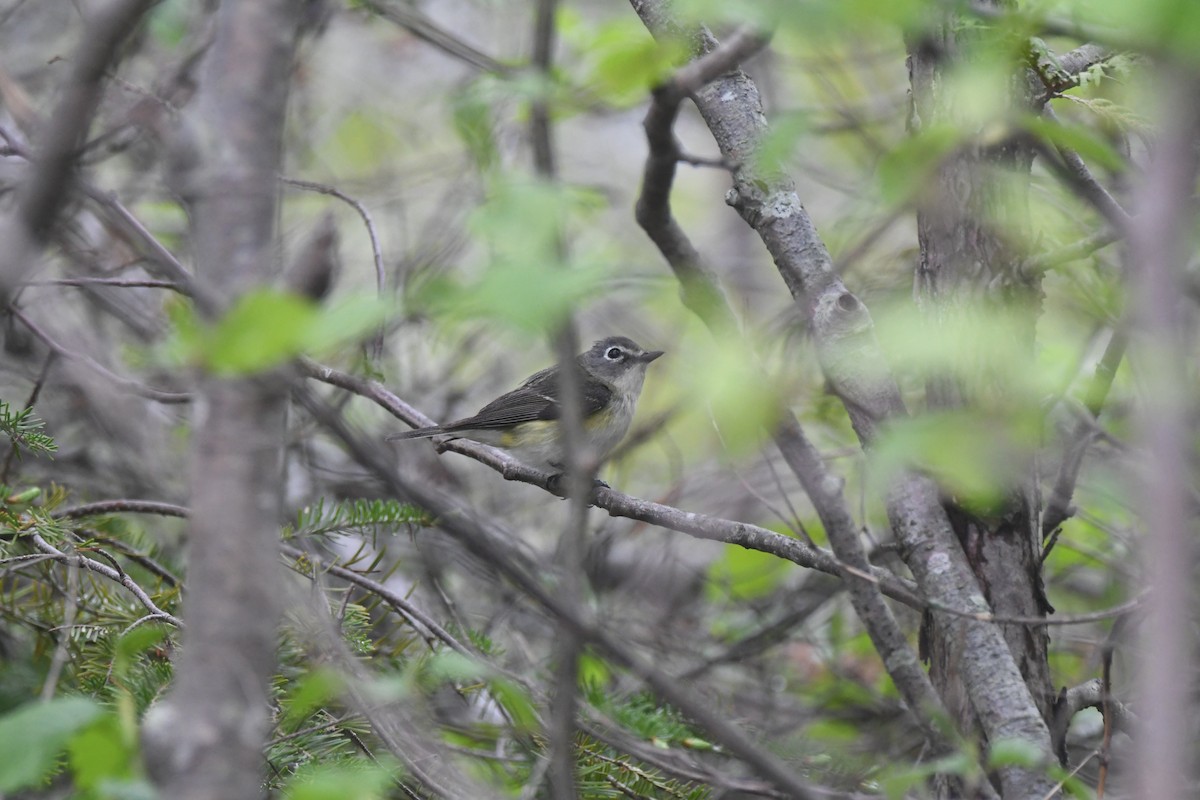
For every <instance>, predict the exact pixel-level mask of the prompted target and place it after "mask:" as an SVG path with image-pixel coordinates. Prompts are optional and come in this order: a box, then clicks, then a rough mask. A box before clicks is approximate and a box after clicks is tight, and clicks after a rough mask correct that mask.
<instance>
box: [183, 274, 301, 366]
mask: <svg viewBox="0 0 1200 800" xmlns="http://www.w3.org/2000/svg"><path fill="white" fill-rule="evenodd" d="M315 317H316V306H315V305H314V304H313V303H312V302H311V301H310V300H307V299H305V298H303V297H300V296H298V295H294V294H289V293H286V292H279V291H275V290H271V289H256V290H253V291H250V292H247V293H246V294H244V295H242V296H241V297H239V298H238V299H237V301H236V302H235V303H234V304H233V307H232V308H230V309H229V311H228V312H227V313H226V314H225V316H224V317H222V318H221V319H220V321H218V322H217V324H216V326H215V327H214V328H213V329H212V330H211V332H210V333H209V335H208V336H207V337H206V339H207V342H206V343H205V347H204V354H203V355H204V361H205V363H206V364H207V365H208V367H209V369H211V370H212V371H213V372H214V373H216V374H218V375H245V374H249V373H253V372H261V371H262V370H264V369H267V368H269V367H273V366H275V365H277V364H281V363H283V362H284V361H287V360H288V359H290V358H292V357H293V356H295V355H296V354H297V353H299V352H300V351H301V350H302V347H303V343H304V341H305V337H306V336H307V332H306V331H307V328H308V327H309V326H310V325H311V324H312V323H313V321H314V319H315Z"/></svg>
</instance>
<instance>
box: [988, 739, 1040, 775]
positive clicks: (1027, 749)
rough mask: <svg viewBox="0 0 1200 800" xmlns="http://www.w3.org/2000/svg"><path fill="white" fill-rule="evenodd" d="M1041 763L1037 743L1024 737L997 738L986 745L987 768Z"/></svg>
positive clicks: (1030, 765) (1029, 765)
mask: <svg viewBox="0 0 1200 800" xmlns="http://www.w3.org/2000/svg"><path fill="white" fill-rule="evenodd" d="M1040 763H1042V752H1041V750H1039V749H1038V747H1037V745H1035V744H1033V743H1032V742H1028V741H1025V740H1024V739H999V740H997V741H995V742H992V743H991V744H990V745H989V746H988V758H987V766H988V769H995V768H998V767H1035V766H1037V765H1038V764H1040Z"/></svg>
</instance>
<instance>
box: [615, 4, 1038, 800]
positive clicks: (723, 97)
mask: <svg viewBox="0 0 1200 800" xmlns="http://www.w3.org/2000/svg"><path fill="white" fill-rule="evenodd" d="M631 2H632V5H633V7H634V10H635V11H637V13H638V15H639V16H640V17H641V18H642V20H643V22H645V23H646V26H647V27H648V28H649V29H650V32H651V33H652V34H654V35H655V36H656V37H660V38H663V37H666V38H680V37H683V38H685V39H686V40H688V41H694V42H695V43H696V50H697V53H699V54H701V55H703V54H706V53H710V52H712V51H713V50H715V49H716V48H717V47H718V46H719V45H718V43H717V41H716V39H714V38H713V37H712V35H711V34H710V33H708V31H706V30H701V31H699V32H695V31H682V30H680V28H679V26H678V25H677V23H676V22H675V21H674V19H673V18H672V16H671V12H670V10H669V4H667V3H664V2H662V0H631ZM693 99H694V100H695V102H696V106H697V108H698V109H699V110H700V114H701V116H702V117H703V118H704V120H705V122H706V123H707V124H708V127H709V129H710V130H711V131H712V133H713V136H714V138H715V139H716V142H717V145H718V147H719V148H720V150H721V154H722V156H724V158H725V159H727V160H728V161H730V162H732V163H736V164H739V165H741V166H740V168H739V169H738V170H737V171H736V172H735V173H734V184H733V188H732V190H731V191H730V193H729V195H728V197H727V201H728V202H729V203H730V204H731V205H732V206H733V207H734V208H736V209H737V210H738V212H739V213H740V214H741V215H742V217H743V219H745V220H746V222H747V223H748V224H749V225H750V226H751V227H752V228H754V230H755V231H757V232H758V234H759V236H760V237H761V238H762V240H763V242H764V244H766V246H767V249H768V250H769V251H770V253H771V255H772V257H773V259H774V261H775V265H776V267H777V268H778V270H779V273H780V275H781V277H782V278H783V281H784V283H785V284H786V285H787V287H788V289H789V291H790V292H791V294H792V296H793V298H794V299H795V301H796V302H797V303H798V304H799V305H800V307H801V308H802V309H803V310H805V311H806V312H807V315H808V319H809V330H810V332H811V333H812V337H813V341H814V342H815V344H816V346H817V353H818V356H819V358H820V361H821V365H822V368H823V370H824V372H825V375H826V377H827V379H828V380H829V383H830V384H831V386H832V387H833V389H834V391H835V392H836V393H837V394H838V396H839V397H840V398H841V399H842V401H843V403H844V405H845V407H846V410H847V412H848V413H849V415H850V419H851V422H852V424H853V426H854V429H855V431H856V433H858V435H859V438H860V440H861V441H862V442H863V444H864V445H869V444H870V443H871V442H872V441H874V439H875V438H876V434H877V429H878V425H879V424H880V423H881V422H883V421H884V420H886V419H888V418H890V417H894V416H902V415H903V414H904V413H905V411H904V405H903V403H902V401H901V399H900V393H899V389H898V388H897V385H896V383H895V381H894V379H893V378H892V376H891V373H890V370H889V369H888V367H887V364H886V361H885V360H884V358H883V356H882V353H881V352H880V350H879V346H878V343H877V342H876V340H875V336H874V332H873V324H872V322H871V318H870V315H869V313H868V312H867V309H866V307H865V306H864V305H863V304H862V303H861V302H860V301H859V300H858V299H857V298H856V297H855V296H854V295H853V294H851V293H850V292H849V291H848V290H847V289H846V287H845V286H844V285H843V283H842V281H841V278H840V277H839V276H838V275H837V273H836V272H835V271H834V269H833V264H832V261H831V259H830V257H829V252H828V250H827V249H826V247H825V245H824V243H823V242H822V241H821V239H820V237H819V236H818V235H817V232H816V229H815V227H814V226H813V224H812V221H811V219H810V218H809V216H808V213H807V212H806V211H805V210H804V207H803V206H802V205H801V203H800V199H799V196H798V195H797V193H796V190H795V185H794V183H793V182H792V181H791V179H790V178H788V177H787V176H786V175H783V174H779V173H766V172H764V171H763V170H761V169H760V168H758V167H756V166H755V159H754V157H755V153H756V152H757V149H758V144H759V142H760V141H761V140H762V139H763V137H764V135H765V133H766V121H765V117H764V115H763V112H762V105H761V102H760V100H759V93H758V89H757V87H756V86H755V85H754V83H753V81H751V80H750V79H749V78H748V77H747V76H746V75H745V74H743V73H740V72H738V73H731V74H726V75H723V76H721V77H720V78H719V79H718V80H716V81H714V82H713V83H711V84H709V85H708V86H706V87H704V88H703V89H701V90H700V91H698V92H696V93H695V94H694V95H693ZM887 500H888V502H887V507H888V516H889V519H890V520H891V523H892V528H893V530H894V531H895V534H896V537H897V539H898V540H899V542H900V543H901V547H902V550H903V553H904V556H905V560H906V562H907V563H908V565H909V568H910V569H912V571H913V574H914V576H915V577H916V578H917V583H918V585H919V586H920V587H921V590H922V594H923V595H924V596H925V597H927V598H929V600H930V601H931V603H933V604H935V605H936V606H938V607H942V608H953V609H957V610H958V611H960V612H987V611H988V610H989V609H988V606H987V602H986V600H985V599H984V597H983V595H982V593H981V591H980V589H979V586H978V583H977V582H976V580H975V578H974V575H973V573H972V572H971V569H970V566H969V565H968V564H967V561H966V558H965V556H964V554H963V552H962V549H961V547H960V545H959V543H958V539H957V537H956V536H955V534H954V530H953V528H952V527H951V525H950V522H949V520H948V518H947V516H946V513H945V510H944V509H943V508H942V505H941V497H940V493H939V491H938V488H937V486H936V485H935V484H934V483H933V481H932V480H930V479H928V478H926V477H924V476H921V475H918V474H915V473H906V474H902V475H901V476H900V477H899V478H898V479H897V480H896V482H895V484H894V485H893V486H892V488H891V490H890V491H889V493H888V498H887ZM937 613H940V612H935V614H937ZM940 621H941V622H943V623H944V624H945V626H946V630H947V635H949V636H952V637H956V638H959V639H960V640H961V641H964V642H966V643H967V647H966V649H965V652H966V653H967V657H966V658H965V659H964V661H963V663H962V664H961V669H962V672H963V676H964V679H965V684H966V686H967V690H968V693H969V695H970V697H971V700H972V701H973V705H974V706H975V708H976V709H977V711H978V712H979V714H980V721H981V723H982V725H983V728H984V730H985V732H986V734H987V736H988V738H989V739H991V740H993V741H994V740H998V739H1004V738H1013V739H1021V740H1023V741H1025V742H1027V743H1029V744H1030V745H1032V746H1033V747H1034V748H1036V750H1037V751H1039V752H1041V753H1042V754H1043V755H1044V758H1045V760H1046V761H1047V762H1049V761H1050V760H1051V759H1052V758H1053V755H1052V750H1051V747H1050V736H1049V731H1048V730H1047V728H1046V725H1045V722H1044V721H1043V720H1042V718H1041V715H1040V714H1039V713H1038V709H1037V706H1036V704H1035V703H1034V701H1033V698H1032V696H1031V695H1030V693H1029V689H1028V687H1026V685H1025V683H1024V680H1023V678H1022V676H1021V673H1020V671H1019V670H1018V669H1017V665H1016V663H1015V662H1014V660H1013V657H1012V654H1011V653H1010V651H1009V648H1008V645H1007V643H1006V642H1005V640H1004V638H1003V635H1002V634H1001V631H1000V630H999V628H998V627H996V626H995V625H994V624H993V623H990V622H980V621H977V620H972V619H969V618H965V617H957V616H951V615H943V618H942V620H940ZM1002 782H1003V783H1004V785H1005V791H1006V793H1010V794H1023V793H1039V794H1040V793H1044V792H1045V791H1047V790H1049V789H1050V788H1051V787H1052V786H1053V783H1052V782H1051V781H1049V780H1047V779H1046V778H1045V776H1043V775H1042V774H1041V773H1040V770H1038V769H1036V768H1034V769H1029V768H1023V767H1015V768H1007V769H1005V770H1002Z"/></svg>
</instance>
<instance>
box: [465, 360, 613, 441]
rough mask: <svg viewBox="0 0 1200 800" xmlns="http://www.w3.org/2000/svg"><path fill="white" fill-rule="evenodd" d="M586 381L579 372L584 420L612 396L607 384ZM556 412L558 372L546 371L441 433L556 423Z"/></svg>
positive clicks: (581, 371)
mask: <svg viewBox="0 0 1200 800" xmlns="http://www.w3.org/2000/svg"><path fill="white" fill-rule="evenodd" d="M589 377H590V376H589V375H588V373H587V372H585V371H584V370H583V369H580V370H579V385H580V386H581V387H582V389H583V415H584V417H587V416H588V415H589V414H594V413H595V412H597V411H599V410H600V409H602V408H604V407H605V406H606V405H608V402H609V400H610V399H611V398H612V392H613V390H612V389H611V388H610V387H609V386H608V384H605V383H602V382H601V381H597V380H595V379H592V380H589ZM560 411H561V403H560V400H559V385H558V369H557V368H556V367H549V368H547V369H544V370H542V371H541V372H538V373H536V374H534V375H532V376H530V377H529V379H528V380H526V381H525V383H523V384H521V385H520V386H519V387H518V388H516V389H514V390H513V391H511V392H509V393H508V394H504V395H501V396H500V397H497V398H496V399H495V400H493V401H492V402H490V403H488V404H487V405H486V406H484V407H483V408H481V409H479V413H477V414H476V415H475V416H473V417H468V418H466V419H460V420H456V421H455V422H452V423H450V424H449V425H446V426H445V430H446V431H447V432H453V431H456V430H457V431H464V430H470V429H473V428H474V429H479V428H505V427H508V426H509V425H516V424H518V423H521V422H536V421H539V420H555V419H558V417H559V413H560Z"/></svg>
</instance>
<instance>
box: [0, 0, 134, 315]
mask: <svg viewBox="0 0 1200 800" xmlns="http://www.w3.org/2000/svg"><path fill="white" fill-rule="evenodd" d="M155 2H156V0H114V2H111V3H109V4H108V5H107V7H105V8H104V10H103V11H102V12H101V13H100V14H98V15H97V16H96V17H95V19H94V21H93V22H92V24H91V25H90V26H89V30H88V31H87V35H86V36H84V37H83V40H82V42H81V44H80V46H79V49H78V51H77V52H76V54H75V56H74V58H73V59H72V70H71V74H70V77H69V78H68V79H67V82H66V85H65V87H64V89H63V92H62V95H61V97H60V98H59V101H58V105H57V106H56V107H55V109H54V111H53V112H52V113H51V114H50V117H49V119H48V121H47V123H46V128H45V129H44V130H43V131H42V132H41V134H40V135H39V139H40V144H41V147H40V150H39V153H38V156H37V158H36V160H35V162H34V169H33V172H32V174H30V176H29V177H28V179H27V180H26V181H25V183H24V184H23V186H22V188H21V191H20V196H19V199H18V203H17V218H18V221H17V222H16V223H15V224H14V225H13V226H12V227H11V228H10V230H9V235H8V236H6V237H5V248H4V255H3V257H0V298H2V302H3V304H7V303H8V299H9V297H8V296H9V294H10V293H11V292H12V290H13V289H14V288H15V287H16V286H17V284H18V283H20V281H21V279H22V278H23V277H24V276H25V274H26V273H27V272H28V270H29V269H30V267H31V266H32V265H33V263H34V259H31V258H29V254H30V252H32V251H34V250H35V249H36V248H38V247H40V246H41V245H42V243H43V242H44V241H45V239H46V235H47V233H48V232H49V230H50V227H51V225H52V224H53V223H54V220H55V218H56V217H57V215H58V210H59V209H60V208H61V207H62V203H63V200H64V198H65V197H67V196H68V193H67V192H65V191H63V188H64V187H65V186H66V185H67V183H68V182H69V181H70V179H71V173H72V171H73V170H74V167H75V159H76V157H77V155H78V153H77V151H78V149H79V146H80V145H81V144H82V143H83V141H84V140H85V139H86V137H87V132H88V127H89V126H90V125H91V122H92V117H93V116H94V115H95V113H96V108H97V106H98V105H99V102H100V98H101V95H102V90H103V84H104V76H105V74H106V72H107V71H108V69H109V67H110V66H111V64H112V63H113V62H114V61H115V60H116V59H117V58H118V56H119V52H120V50H119V48H120V45H121V43H122V42H123V41H124V40H125V39H126V38H127V37H128V36H129V34H130V33H131V32H132V31H133V30H134V28H135V27H136V24H135V23H136V22H137V20H138V19H139V18H141V16H142V15H143V14H144V13H146V11H148V10H149V9H150V8H151V7H152V6H153V5H154V4H155Z"/></svg>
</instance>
